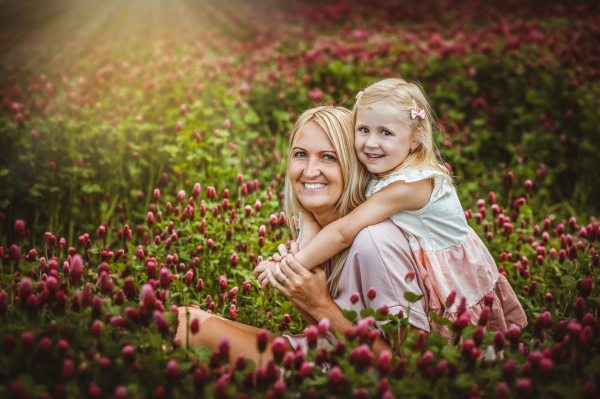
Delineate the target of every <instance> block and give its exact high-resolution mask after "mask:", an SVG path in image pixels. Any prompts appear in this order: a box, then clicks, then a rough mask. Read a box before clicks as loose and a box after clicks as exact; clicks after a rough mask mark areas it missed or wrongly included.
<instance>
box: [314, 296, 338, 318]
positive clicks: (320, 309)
mask: <svg viewBox="0 0 600 399" xmlns="http://www.w3.org/2000/svg"><path fill="white" fill-rule="evenodd" d="M333 305H335V302H334V301H333V299H331V297H327V301H323V303H322V304H319V306H315V307H314V310H313V308H311V315H312V317H314V318H315V320H317V321H321V319H324V318H326V317H327V318H328V319H330V320H331V315H330V312H331V310H332V307H333Z"/></svg>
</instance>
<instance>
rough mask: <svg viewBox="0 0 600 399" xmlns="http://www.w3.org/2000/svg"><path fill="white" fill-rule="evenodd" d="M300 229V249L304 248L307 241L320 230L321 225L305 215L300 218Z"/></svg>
mask: <svg viewBox="0 0 600 399" xmlns="http://www.w3.org/2000/svg"><path fill="white" fill-rule="evenodd" d="M300 219H301V220H300V231H301V232H302V239H301V240H300V242H299V243H300V249H302V248H305V247H306V246H307V245H308V243H309V242H311V241H312V239H313V238H315V236H316V235H317V234H318V233H319V232H320V231H321V229H322V227H321V225H320V224H319V223H317V222H316V221H314V220H310V219H308V218H306V217H302V218H300Z"/></svg>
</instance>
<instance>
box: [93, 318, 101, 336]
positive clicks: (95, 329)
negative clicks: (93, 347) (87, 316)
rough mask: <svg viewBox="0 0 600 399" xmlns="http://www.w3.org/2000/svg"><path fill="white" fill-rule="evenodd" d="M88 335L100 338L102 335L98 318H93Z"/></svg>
mask: <svg viewBox="0 0 600 399" xmlns="http://www.w3.org/2000/svg"><path fill="white" fill-rule="evenodd" d="M90 335H91V336H92V337H93V338H100V336H101V335H102V325H101V324H100V320H95V321H94V323H93V324H92V327H91V328H90Z"/></svg>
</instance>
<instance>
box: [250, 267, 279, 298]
mask: <svg viewBox="0 0 600 399" xmlns="http://www.w3.org/2000/svg"><path fill="white" fill-rule="evenodd" d="M267 270H275V262H274V261H267V260H263V261H262V262H260V263H259V264H258V266H256V268H255V269H254V277H256V280H257V281H258V283H259V284H260V285H261V286H262V287H263V289H264V290H265V291H267V292H269V279H268V278H267Z"/></svg>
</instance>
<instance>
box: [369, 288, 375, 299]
mask: <svg viewBox="0 0 600 399" xmlns="http://www.w3.org/2000/svg"><path fill="white" fill-rule="evenodd" d="M376 296H377V291H375V288H369V291H368V292H367V297H368V298H369V299H370V300H371V301H372V300H374V299H375V297H376Z"/></svg>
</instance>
